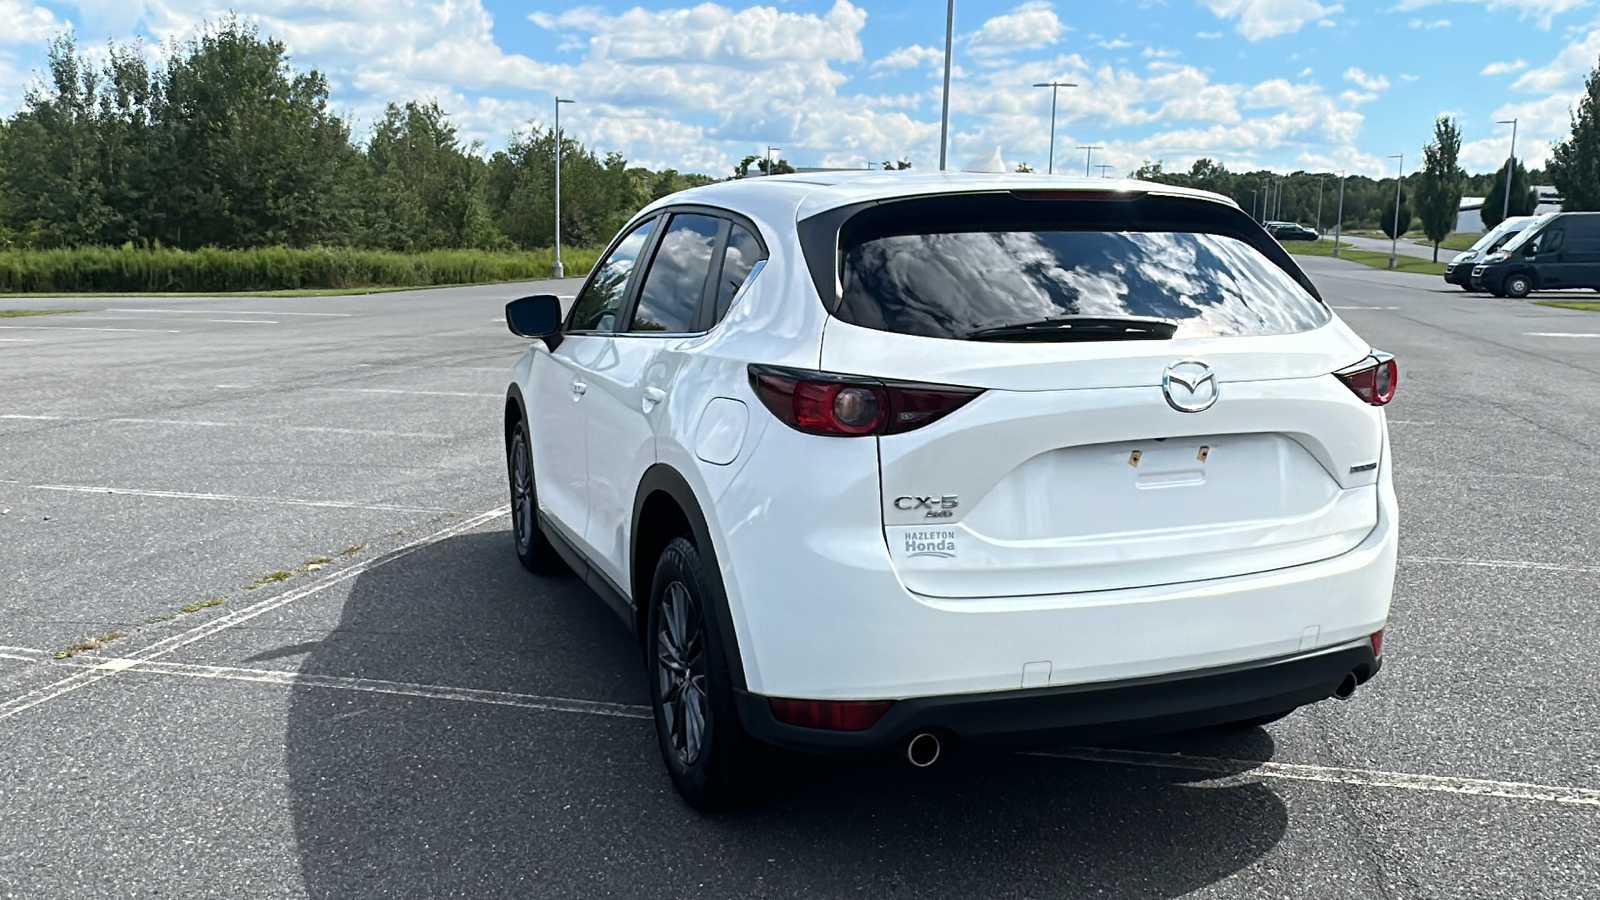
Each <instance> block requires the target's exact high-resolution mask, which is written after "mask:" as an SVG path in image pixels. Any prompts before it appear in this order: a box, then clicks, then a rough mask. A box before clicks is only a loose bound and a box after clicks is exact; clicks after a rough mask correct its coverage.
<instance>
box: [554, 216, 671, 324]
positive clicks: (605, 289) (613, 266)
mask: <svg viewBox="0 0 1600 900" xmlns="http://www.w3.org/2000/svg"><path fill="white" fill-rule="evenodd" d="M654 227H655V220H654V219H651V220H650V221H648V222H645V223H644V224H642V225H640V226H638V227H637V228H635V229H634V230H633V231H632V233H630V234H629V235H628V236H627V237H625V238H623V239H622V242H621V243H619V244H617V248H616V249H615V250H613V251H611V255H610V256H608V257H606V259H605V261H604V262H602V263H601V264H600V268H599V270H598V271H596V272H595V275H594V278H593V279H591V280H590V281H589V284H588V286H587V287H585V288H584V290H583V292H582V293H581V294H579V295H578V299H577V301H575V302H574V303H573V306H572V327H573V328H574V329H577V330H581V331H590V330H595V331H610V330H611V328H612V326H613V325H615V324H616V310H617V307H619V306H621V305H622V295H623V293H624V292H625V291H626V290H627V287H628V276H629V275H630V274H632V272H633V261H634V260H635V259H637V258H638V256H639V251H640V250H643V249H644V242H645V239H646V238H648V237H649V236H650V232H651V231H652V230H653V229H654Z"/></svg>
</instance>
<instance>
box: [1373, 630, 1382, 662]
mask: <svg viewBox="0 0 1600 900" xmlns="http://www.w3.org/2000/svg"><path fill="white" fill-rule="evenodd" d="M1372 655H1373V656H1382V655H1383V630H1382V629H1379V630H1377V631H1374V632H1373V633H1372Z"/></svg>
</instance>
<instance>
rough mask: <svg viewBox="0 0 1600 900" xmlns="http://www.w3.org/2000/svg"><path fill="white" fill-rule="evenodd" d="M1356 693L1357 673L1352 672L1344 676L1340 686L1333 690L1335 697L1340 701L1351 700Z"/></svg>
mask: <svg viewBox="0 0 1600 900" xmlns="http://www.w3.org/2000/svg"><path fill="white" fill-rule="evenodd" d="M1355 692H1356V673H1354V672H1351V673H1349V674H1348V675H1346V676H1344V680H1343V681H1341V682H1339V686H1338V687H1336V688H1334V689H1333V696H1334V697H1336V698H1337V699H1340V700H1349V699H1350V698H1351V697H1352V696H1354V695H1355Z"/></svg>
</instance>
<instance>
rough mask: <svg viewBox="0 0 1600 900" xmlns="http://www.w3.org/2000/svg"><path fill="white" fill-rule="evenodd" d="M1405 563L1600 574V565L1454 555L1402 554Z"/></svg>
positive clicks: (1401, 559)
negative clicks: (1472, 557)
mask: <svg viewBox="0 0 1600 900" xmlns="http://www.w3.org/2000/svg"><path fill="white" fill-rule="evenodd" d="M1400 561H1401V562H1403V563H1416V564H1418V565H1434V566H1474V567H1477V568H1481V569H1525V570H1534V571H1541V572H1573V573H1576V574H1583V575H1590V574H1600V566H1578V565H1569V564H1566V563H1542V562H1523V561H1521V560H1514V559H1470V558H1467V559H1463V558H1460V557H1454V556H1402V557H1400Z"/></svg>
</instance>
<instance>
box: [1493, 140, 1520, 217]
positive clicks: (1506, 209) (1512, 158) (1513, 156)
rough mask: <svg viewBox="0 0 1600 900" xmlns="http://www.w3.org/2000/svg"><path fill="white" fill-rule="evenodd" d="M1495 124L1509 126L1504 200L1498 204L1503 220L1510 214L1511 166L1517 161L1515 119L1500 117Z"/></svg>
mask: <svg viewBox="0 0 1600 900" xmlns="http://www.w3.org/2000/svg"><path fill="white" fill-rule="evenodd" d="M1495 124H1496V125H1510V126H1511V152H1510V153H1509V154H1507V155H1506V189H1505V191H1504V193H1505V202H1504V203H1502V204H1501V206H1500V221H1502V222H1504V221H1505V220H1506V219H1507V218H1509V217H1510V215H1511V167H1512V165H1513V164H1514V163H1515V162H1516V161H1517V120H1516V119H1502V120H1501V121H1499V122H1496V123H1495Z"/></svg>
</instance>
